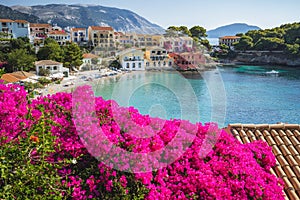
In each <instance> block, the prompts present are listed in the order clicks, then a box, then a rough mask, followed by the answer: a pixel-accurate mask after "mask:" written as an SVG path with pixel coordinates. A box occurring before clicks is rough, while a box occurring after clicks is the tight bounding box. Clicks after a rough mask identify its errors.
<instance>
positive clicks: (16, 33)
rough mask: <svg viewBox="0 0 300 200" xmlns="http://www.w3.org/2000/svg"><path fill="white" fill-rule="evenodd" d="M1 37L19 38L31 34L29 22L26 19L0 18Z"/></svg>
mask: <svg viewBox="0 0 300 200" xmlns="http://www.w3.org/2000/svg"><path fill="white" fill-rule="evenodd" d="M0 32H1V33H3V34H1V36H0V37H2V38H18V37H27V38H29V36H30V29H29V22H27V21H25V20H11V19H0Z"/></svg>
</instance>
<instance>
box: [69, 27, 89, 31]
mask: <svg viewBox="0 0 300 200" xmlns="http://www.w3.org/2000/svg"><path fill="white" fill-rule="evenodd" d="M85 30H86V28H72V29H71V31H85Z"/></svg>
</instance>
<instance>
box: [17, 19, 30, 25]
mask: <svg viewBox="0 0 300 200" xmlns="http://www.w3.org/2000/svg"><path fill="white" fill-rule="evenodd" d="M15 22H17V23H23V24H27V23H29V22H28V21H26V20H21V19H17V20H15Z"/></svg>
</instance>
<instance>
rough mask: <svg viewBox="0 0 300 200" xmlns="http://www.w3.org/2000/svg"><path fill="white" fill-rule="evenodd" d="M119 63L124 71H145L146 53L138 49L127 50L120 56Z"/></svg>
mask: <svg viewBox="0 0 300 200" xmlns="http://www.w3.org/2000/svg"><path fill="white" fill-rule="evenodd" d="M118 55H119V62H120V64H121V65H122V68H123V69H124V70H130V71H140V70H145V63H144V52H143V51H141V50H138V49H134V48H132V49H127V50H124V51H122V52H120V53H119V54H118Z"/></svg>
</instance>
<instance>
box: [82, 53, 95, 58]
mask: <svg viewBox="0 0 300 200" xmlns="http://www.w3.org/2000/svg"><path fill="white" fill-rule="evenodd" d="M82 57H83V58H98V56H96V55H95V54H91V53H85V54H83V55H82Z"/></svg>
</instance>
